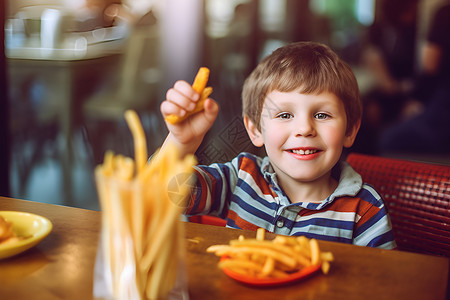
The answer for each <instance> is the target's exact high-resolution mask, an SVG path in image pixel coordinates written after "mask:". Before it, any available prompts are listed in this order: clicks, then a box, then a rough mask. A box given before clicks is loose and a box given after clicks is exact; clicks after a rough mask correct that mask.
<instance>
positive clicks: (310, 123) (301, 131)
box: [294, 117, 316, 137]
mask: <svg viewBox="0 0 450 300" xmlns="http://www.w3.org/2000/svg"><path fill="white" fill-rule="evenodd" d="M294 126H295V129H294V130H295V136H303V137H311V136H315V135H316V129H315V126H314V120H311V118H307V117H304V118H297V120H296V122H295V125H294Z"/></svg>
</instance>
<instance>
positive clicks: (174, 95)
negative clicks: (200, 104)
mask: <svg viewBox="0 0 450 300" xmlns="http://www.w3.org/2000/svg"><path fill="white" fill-rule="evenodd" d="M166 96H167V101H169V102H172V103H173V104H175V105H177V106H179V107H180V108H181V109H184V110H186V111H191V110H193V109H194V108H195V106H196V102H194V101H193V100H192V98H189V97H187V96H186V95H185V94H183V93H181V92H180V91H179V90H177V89H174V88H172V89H169V90H168V91H167V94H166Z"/></svg>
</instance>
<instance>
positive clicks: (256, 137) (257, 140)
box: [244, 116, 264, 147]
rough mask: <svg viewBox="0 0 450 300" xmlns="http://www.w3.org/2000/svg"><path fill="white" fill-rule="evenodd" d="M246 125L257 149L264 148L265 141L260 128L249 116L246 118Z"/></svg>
mask: <svg viewBox="0 0 450 300" xmlns="http://www.w3.org/2000/svg"><path fill="white" fill-rule="evenodd" d="M244 125H245V129H246V130H247V133H248V136H249V137H250V140H251V141H252V143H253V145H255V146H256V147H262V146H263V145H264V139H263V137H262V134H261V132H260V131H259V129H258V127H257V126H256V125H255V123H253V121H251V120H250V119H249V118H248V117H247V116H244Z"/></svg>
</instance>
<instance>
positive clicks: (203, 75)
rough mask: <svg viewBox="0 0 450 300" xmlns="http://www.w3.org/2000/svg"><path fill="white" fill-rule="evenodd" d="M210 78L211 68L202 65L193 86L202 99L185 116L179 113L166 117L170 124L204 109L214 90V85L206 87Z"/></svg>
mask: <svg viewBox="0 0 450 300" xmlns="http://www.w3.org/2000/svg"><path fill="white" fill-rule="evenodd" d="M208 78H209V69H208V68H206V67H201V68H200V69H199V70H198V73H197V75H196V76H195V79H194V83H193V84H192V88H193V89H194V90H195V91H196V92H197V93H199V94H200V100H198V102H197V105H196V107H195V108H194V110H192V111H190V112H188V113H186V114H185V115H184V116H183V117H179V116H177V115H168V116H167V117H166V121H167V122H169V123H170V124H176V123H179V122H181V121H183V120H185V119H187V118H188V117H189V116H192V115H193V114H196V113H198V112H199V111H202V110H203V104H204V103H205V100H206V99H208V97H209V95H211V93H212V91H213V89H212V87H206V84H207V83H208Z"/></svg>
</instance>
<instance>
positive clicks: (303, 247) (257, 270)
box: [206, 228, 334, 278]
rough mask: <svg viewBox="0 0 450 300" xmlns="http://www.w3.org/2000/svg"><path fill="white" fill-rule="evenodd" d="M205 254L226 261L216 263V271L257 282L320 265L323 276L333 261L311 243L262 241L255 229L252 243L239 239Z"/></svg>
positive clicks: (286, 239)
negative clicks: (242, 275) (238, 274)
mask: <svg viewBox="0 0 450 300" xmlns="http://www.w3.org/2000/svg"><path fill="white" fill-rule="evenodd" d="M206 251H207V252H210V253H214V254H215V255H217V256H223V257H226V258H227V259H225V260H221V261H220V263H219V265H218V266H219V268H227V269H230V270H233V271H235V272H237V273H240V274H245V275H248V276H252V277H257V278H267V277H273V278H280V277H286V276H289V274H290V273H293V272H297V271H299V270H301V269H302V268H304V267H308V266H313V265H320V266H321V268H322V272H323V273H324V274H327V273H328V271H329V269H330V262H331V261H333V259H334V258H333V254H332V253H331V252H321V251H320V248H319V244H318V242H317V240H315V239H308V238H306V237H304V236H302V237H288V236H276V237H275V238H274V239H273V240H266V239H265V230H264V229H262V228H258V230H257V232H256V238H254V239H245V238H244V237H243V236H239V238H238V239H236V240H231V241H230V242H229V245H212V246H210V247H208V248H207V249H206Z"/></svg>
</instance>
